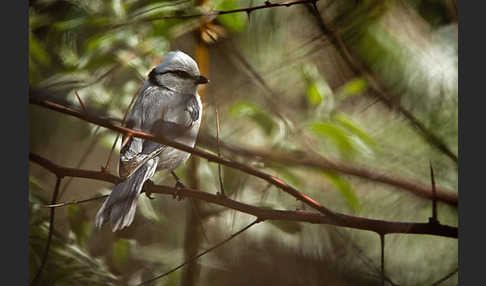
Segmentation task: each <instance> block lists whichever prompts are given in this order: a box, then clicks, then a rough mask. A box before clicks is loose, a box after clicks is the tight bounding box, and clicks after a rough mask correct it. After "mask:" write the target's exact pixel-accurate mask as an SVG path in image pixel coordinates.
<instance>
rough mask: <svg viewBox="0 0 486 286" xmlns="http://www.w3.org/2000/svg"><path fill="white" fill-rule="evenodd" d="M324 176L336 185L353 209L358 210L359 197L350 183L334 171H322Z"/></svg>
mask: <svg viewBox="0 0 486 286" xmlns="http://www.w3.org/2000/svg"><path fill="white" fill-rule="evenodd" d="M322 173H323V174H324V176H325V177H326V178H327V179H328V180H329V181H330V182H331V183H332V184H333V185H334V186H335V187H336V189H337V190H338V191H339V193H340V194H341V195H342V196H343V197H344V199H345V200H346V202H347V203H348V205H349V206H350V207H351V209H352V210H354V211H359V199H358V197H357V196H356V194H355V192H354V191H353V189H352V188H351V185H350V184H349V183H348V181H346V180H345V179H344V178H343V177H342V176H340V175H338V174H336V173H330V172H324V171H322Z"/></svg>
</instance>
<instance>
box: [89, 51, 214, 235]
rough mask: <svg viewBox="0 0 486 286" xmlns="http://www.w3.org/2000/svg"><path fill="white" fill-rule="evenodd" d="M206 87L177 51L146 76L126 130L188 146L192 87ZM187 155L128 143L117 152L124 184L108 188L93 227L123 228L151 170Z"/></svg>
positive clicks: (194, 98)
mask: <svg viewBox="0 0 486 286" xmlns="http://www.w3.org/2000/svg"><path fill="white" fill-rule="evenodd" d="M207 82H208V81H207V79H206V78H204V77H203V76H201V75H200V74H199V69H198V67H197V64H196V62H195V61H194V60H193V59H192V58H191V57H190V56H188V55H186V54H185V53H183V52H181V51H176V52H169V53H167V55H166V56H165V57H164V58H163V61H162V63H161V64H160V65H158V66H157V67H155V68H154V69H153V70H152V71H151V72H150V74H149V76H148V80H147V81H146V82H145V83H144V85H143V87H142V89H141V91H140V94H139V96H138V98H137V100H136V101H135V104H134V106H133V108H132V111H131V113H130V115H129V117H128V121H127V126H128V127H129V128H132V129H135V130H140V131H144V132H148V133H152V134H154V135H156V136H163V137H165V138H168V139H171V140H174V141H177V142H179V143H182V144H185V145H187V146H190V147H193V146H194V144H195V141H196V137H197V133H198V131H199V126H200V123H201V115H202V104H201V100H200V98H199V95H198V93H197V86H198V85H199V84H202V83H207ZM123 141H125V138H123ZM189 156H190V154H189V153H187V152H184V151H180V150H177V149H175V148H172V147H170V146H165V145H162V144H159V143H156V142H153V141H149V140H144V139H141V138H135V137H132V138H130V139H129V140H128V141H127V143H126V144H125V145H124V146H122V149H121V151H120V164H119V175H120V177H121V178H123V179H124V181H122V182H121V183H119V184H118V185H116V186H115V187H114V188H113V191H112V192H111V194H110V196H109V197H108V198H107V199H106V200H105V202H104V203H103V205H102V206H101V208H100V210H99V211H98V213H97V214H96V226H97V227H99V228H100V227H102V226H103V225H104V224H105V223H106V222H107V221H109V220H110V221H111V225H112V230H113V231H116V230H119V229H122V228H125V227H127V226H129V225H130V224H131V223H132V221H133V218H134V216H135V210H136V206H137V199H138V196H139V194H140V192H141V190H142V186H143V184H144V183H145V181H146V180H148V179H149V178H150V177H152V176H153V174H154V173H155V172H156V171H157V170H161V169H165V170H169V171H172V170H174V169H175V168H177V167H178V166H179V165H181V164H183V163H185V162H186V161H187V159H188V158H189Z"/></svg>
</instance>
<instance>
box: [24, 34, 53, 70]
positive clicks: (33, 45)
mask: <svg viewBox="0 0 486 286" xmlns="http://www.w3.org/2000/svg"><path fill="white" fill-rule="evenodd" d="M29 56H30V57H32V59H33V60H35V61H36V62H37V63H39V64H40V65H44V66H47V65H49V64H50V63H51V58H50V57H49V54H48V53H47V51H46V49H45V48H44V46H43V45H42V44H41V43H40V42H38V41H37V39H36V38H35V36H34V35H33V34H32V33H29Z"/></svg>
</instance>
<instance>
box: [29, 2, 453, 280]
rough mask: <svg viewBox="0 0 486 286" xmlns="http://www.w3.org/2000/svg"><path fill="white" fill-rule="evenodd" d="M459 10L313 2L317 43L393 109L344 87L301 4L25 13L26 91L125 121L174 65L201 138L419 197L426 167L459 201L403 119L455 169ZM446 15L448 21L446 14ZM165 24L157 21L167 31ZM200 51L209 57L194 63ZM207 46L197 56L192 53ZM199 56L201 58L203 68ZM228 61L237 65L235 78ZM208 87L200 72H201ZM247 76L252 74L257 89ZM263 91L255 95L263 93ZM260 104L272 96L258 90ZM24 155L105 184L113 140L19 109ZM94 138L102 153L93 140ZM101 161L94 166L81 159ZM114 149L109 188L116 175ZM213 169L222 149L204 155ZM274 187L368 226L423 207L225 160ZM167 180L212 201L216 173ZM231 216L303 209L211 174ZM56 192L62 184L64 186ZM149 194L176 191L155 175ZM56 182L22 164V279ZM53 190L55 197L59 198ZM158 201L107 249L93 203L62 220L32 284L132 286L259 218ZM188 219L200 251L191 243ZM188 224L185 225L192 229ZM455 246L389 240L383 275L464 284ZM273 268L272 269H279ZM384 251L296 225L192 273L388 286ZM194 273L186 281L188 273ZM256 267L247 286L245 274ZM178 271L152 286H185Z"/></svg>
mask: <svg viewBox="0 0 486 286" xmlns="http://www.w3.org/2000/svg"><path fill="white" fill-rule="evenodd" d="M451 1H454V0H427V1H426V0H413V1H399V0H387V1H379V0H363V1H352V0H345V1H323V0H321V1H319V2H318V3H317V7H318V9H319V11H320V13H321V16H322V17H323V18H324V19H325V21H326V23H327V26H328V28H331V29H334V30H335V31H338V32H339V35H340V38H341V40H342V43H343V44H344V45H345V46H346V47H348V48H349V49H350V51H351V52H352V53H353V55H356V57H357V59H356V60H359V61H360V62H361V63H362V64H363V65H365V66H366V67H367V68H369V70H370V71H372V72H373V74H376V77H377V79H378V80H379V82H380V83H381V84H382V85H383V87H384V88H385V89H386V90H387V91H389V93H388V94H387V96H389V97H390V98H391V101H392V102H393V104H394V105H395V107H392V108H388V107H386V106H385V105H383V104H381V103H380V102H379V101H378V100H377V99H376V98H375V97H373V86H372V85H371V84H370V83H369V82H367V80H366V77H363V76H362V75H360V74H356V73H354V72H353V71H352V70H351V69H350V68H349V67H348V66H347V64H346V62H345V61H344V60H343V59H342V51H340V50H339V47H338V46H337V45H335V44H336V43H335V42H334V41H333V40H331V39H330V38H329V37H328V35H325V34H323V33H322V30H321V29H320V28H319V25H317V22H316V20H315V18H314V16H313V15H312V14H311V11H312V9H309V7H306V6H304V5H294V6H291V7H282V8H268V9H262V10H258V11H253V12H252V13H251V14H246V13H244V12H241V13H233V14H226V15H219V16H215V17H203V18H187V19H186V18H184V19H182V18H179V19H177V17H178V16H180V15H192V14H199V13H207V12H210V11H211V9H217V10H223V11H224V10H230V9H237V8H243V7H248V6H256V5H263V4H264V0H255V1H243V0H214V1H212V0H208V1H189V0H165V1H155V0H143V1H135V0H127V1H122V0H105V1H95V0H86V1H78V0H32V1H29V83H30V85H31V87H32V88H35V89H38V90H42V91H44V92H45V93H46V94H48V95H49V96H52V97H53V99H55V100H60V101H61V102H66V101H67V102H68V103H70V104H72V105H75V106H79V105H80V103H79V102H78V99H77V98H76V96H75V94H74V91H75V90H77V91H78V93H79V96H80V97H81V99H82V101H83V102H84V103H85V105H86V106H87V107H88V108H89V109H91V110H96V111H99V112H100V114H105V115H106V116H108V117H111V118H118V119H120V118H123V116H124V114H125V112H126V111H127V109H128V107H129V103H130V101H131V99H132V97H133V96H134V95H135V94H136V92H137V90H138V88H139V87H140V86H141V84H142V82H143V80H144V79H145V78H146V75H147V73H148V72H149V70H150V69H151V68H152V67H153V66H155V65H157V64H159V63H160V60H161V59H162V57H163V55H164V54H165V53H166V52H167V51H169V50H175V49H181V50H183V51H185V52H187V53H188V54H190V55H192V56H193V57H194V58H196V60H197V61H198V63H199V64H200V65H202V64H205V65H208V66H205V67H204V70H205V71H207V74H204V75H205V76H207V77H208V78H210V80H211V83H210V84H209V85H208V86H207V87H206V88H205V89H204V96H203V98H202V100H203V103H204V112H203V123H202V127H201V130H200V136H201V137H215V136H216V127H215V120H216V119H215V118H216V117H215V109H216V107H217V108H218V111H219V116H220V122H221V126H220V131H221V132H220V138H221V140H222V141H223V142H225V143H227V144H228V145H229V146H239V147H251V148H255V149H261V150H263V151H265V152H272V151H274V150H275V151H276V150H278V151H280V152H288V153H289V154H295V156H300V154H302V155H303V156H308V157H312V158H316V159H319V158H321V157H323V158H334V159H338V160H340V162H343V163H345V164H350V165H356V166H360V167H369V168H372V169H377V170H379V171H382V172H384V173H387V174H391V175H395V176H400V177H403V178H410V179H414V180H417V181H420V182H423V183H424V184H429V182H430V174H429V167H428V166H429V161H432V163H433V166H434V171H435V173H436V177H435V180H436V183H437V185H438V186H440V187H443V188H447V189H449V190H452V191H456V192H457V190H458V184H457V182H458V176H457V165H456V164H455V163H454V162H453V161H452V160H450V159H449V158H448V157H446V156H444V155H443V154H442V153H441V152H440V151H438V150H437V149H436V148H435V147H434V146H431V145H430V144H429V143H427V141H426V140H424V138H423V137H422V136H421V135H420V134H419V133H418V132H416V129H415V128H414V127H413V126H412V125H411V124H410V123H409V122H408V121H407V119H405V118H403V117H402V116H400V115H399V113H398V112H397V108H396V107H398V106H399V107H401V108H404V109H406V110H409V111H410V112H411V113H412V114H413V115H414V116H415V117H416V118H417V120H419V121H420V122H421V123H423V125H424V126H425V127H426V128H427V129H428V130H430V131H431V132H433V133H434V135H436V136H437V137H438V138H439V139H440V140H441V141H442V142H444V144H445V145H446V146H448V148H450V149H451V150H452V151H453V152H454V153H456V154H457V152H458V110H457V106H458V89H457V80H458V75H457V74H458V70H457V60H458V59H457V49H458V47H457V37H458V30H457V22H456V21H457V16H454V15H457V11H455V10H454V8H453V7H454V5H452V2H451ZM451 9H452V10H451ZM167 16H169V17H175V18H171V19H162V18H163V17H167ZM196 47H198V49H199V50H201V49H206V51H207V53H202V54H203V55H205V57H207V58H197V57H202V56H201V54H197V53H196V52H195V51H196ZM201 47H202V48H201ZM196 55H197V56H196ZM239 57H241V58H244V59H245V60H246V63H244V62H242V61H241V59H239ZM201 70H203V69H202V68H201ZM255 73H256V74H257V75H258V77H260V78H257V77H256V76H255ZM262 81H263V83H262ZM269 89H270V90H269ZM29 117H30V118H29V120H30V148H31V151H32V152H34V153H37V154H40V155H42V156H45V157H47V158H49V159H50V160H52V161H53V162H56V163H58V164H60V165H63V166H68V167H75V166H77V165H78V163H80V162H81V163H82V164H80V165H81V168H84V169H90V170H99V168H100V166H104V165H105V164H106V160H107V158H108V154H109V152H110V150H111V147H112V145H113V142H114V140H115V138H116V134H115V133H113V132H111V131H105V132H103V133H102V132H98V131H97V130H98V129H97V128H96V126H93V125H91V124H86V123H85V122H82V121H80V120H77V119H73V118H71V117H68V116H65V115H62V114H56V113H54V112H51V111H49V110H46V109H43V108H40V107H37V106H31V107H30V116H29ZM95 134H96V136H95ZM91 145H93V146H94V148H92V150H91V151H90V152H87V150H88V149H89V148H88V147H89V146H91ZM119 145H120V142H119V141H118V143H117V144H116V151H115V152H114V153H115V155H114V156H113V158H112V160H111V165H110V168H109V170H108V171H110V172H111V173H114V174H117V168H118V166H117V164H116V161H117V160H118V155H116V154H117V153H118V151H119ZM204 147H207V148H208V149H209V150H210V151H213V152H216V147H215V146H209V145H208V146H206V145H205V146H204ZM223 156H227V157H228V158H231V159H233V160H238V161H241V162H244V163H246V164H248V165H250V166H252V167H255V168H258V169H261V170H263V171H265V172H268V173H270V174H272V175H275V176H277V177H279V178H281V179H283V180H285V181H286V182H287V183H289V184H290V185H292V186H294V187H296V188H298V189H299V190H300V191H302V192H303V193H305V194H307V195H309V196H310V197H312V198H313V199H315V200H317V201H319V202H320V203H322V204H323V205H325V206H326V207H329V208H330V209H332V210H335V211H339V212H343V213H350V214H354V215H359V216H363V217H368V218H376V219H385V220H392V221H417V222H425V221H427V219H428V217H429V216H430V214H431V203H430V201H427V200H424V199H421V198H417V197H415V196H413V195H412V194H410V193H407V192H403V191H400V190H398V189H397V188H394V187H391V186H387V185H382V184H377V183H375V182H373V181H370V180H363V179H359V178H356V177H352V176H349V175H346V174H341V173H336V172H333V171H332V170H318V171H316V170H312V169H310V168H304V167H300V166H293V165H288V164H279V163H278V162H272V163H270V162H265V161H262V160H261V159H260V158H257V157H248V156H245V155H244V154H239V153H238V152H233V153H230V152H226V151H224V152H223ZM176 172H177V173H178V174H179V175H180V177H181V178H183V180H184V181H186V180H189V179H191V180H190V181H191V182H193V180H192V179H194V176H195V177H197V182H198V184H199V185H198V188H199V189H201V190H202V191H207V192H211V193H216V192H217V191H218V190H219V180H218V168H217V165H216V164H214V163H210V162H207V161H205V160H200V163H199V164H198V167H197V170H190V169H189V168H187V166H183V167H180V168H179V169H178V170H176ZM222 177H223V178H222V179H223V185H224V188H225V192H226V194H227V195H228V196H229V197H231V198H232V199H235V200H238V201H242V202H245V203H249V204H252V205H256V206H260V207H271V208H273V209H286V210H295V209H304V210H305V209H306V207H305V206H304V205H302V204H301V203H300V202H297V201H295V199H294V198H293V197H290V196H288V195H286V194H285V193H283V192H281V191H280V190H278V189H276V188H274V187H269V186H268V184H267V183H266V182H264V181H263V180H259V179H256V178H254V177H252V176H249V175H247V174H244V173H242V172H239V171H237V170H234V169H231V168H227V167H222ZM66 180H67V179H64V180H63V185H62V187H64V185H65V184H66ZM153 180H154V181H155V183H160V184H169V185H173V184H174V181H173V180H172V178H171V177H170V175H167V174H166V173H164V172H159V173H157V174H156V175H155V176H154V177H153ZM54 184H55V181H54V178H53V176H52V175H51V174H50V173H49V172H47V171H46V170H44V169H42V168H40V167H39V166H37V165H35V164H31V169H30V177H29V186H30V192H29V198H30V203H29V206H30V236H29V247H30V275H31V279H32V277H33V276H34V275H35V273H36V272H37V270H38V268H39V266H40V261H41V259H42V255H43V251H44V248H45V244H46V238H47V231H48V227H49V225H48V221H49V211H48V209H47V208H43V207H41V205H43V204H47V203H48V202H49V201H50V197H51V194H52V191H53V186H54ZM62 187H61V189H62ZM111 188H112V185H111V184H108V183H102V182H98V181H94V180H83V179H73V180H72V182H70V184H69V186H68V187H67V189H66V192H65V193H64V194H63V196H62V197H60V198H59V200H60V201H68V200H80V199H86V198H90V197H93V196H95V195H99V194H100V193H103V194H106V193H108V192H110V191H111ZM191 202H192V201H191V200H188V199H186V200H184V201H182V202H179V201H176V200H172V199H171V198H170V197H166V196H156V199H155V200H149V199H148V198H146V197H145V196H143V195H142V196H141V197H140V199H139V205H138V208H137V213H136V217H135V220H134V223H133V224H132V225H131V226H130V227H129V228H127V229H125V230H123V231H120V232H117V233H112V232H111V230H110V229H109V228H104V229H102V230H96V229H95V228H94V225H93V222H94V216H95V214H96V211H97V209H98V208H99V207H100V206H101V201H98V202H96V201H93V202H89V203H86V204H79V205H71V206H68V207H63V208H58V209H57V210H56V219H55V228H54V229H55V232H54V235H53V242H52V245H51V251H50V253H49V259H48V260H47V265H46V268H45V269H44V272H43V275H42V278H41V283H39V285H40V284H42V285H64V284H66V285H137V284H139V283H141V282H142V281H144V280H147V279H150V278H152V277H154V276H155V275H158V274H161V273H164V272H165V271H168V270H170V269H171V268H173V267H174V266H176V265H178V264H180V263H181V262H182V261H183V260H184V257H185V256H184V255H185V251H186V250H187V249H185V245H186V244H185V240H191V239H193V240H194V241H193V243H195V245H197V247H196V248H197V250H199V251H202V250H203V249H207V248H208V247H210V246H212V245H214V244H216V243H217V242H219V241H221V240H223V239H224V238H226V237H228V236H229V235H230V234H231V233H233V232H235V231H237V230H238V229H239V228H240V227H242V226H243V225H245V224H247V223H248V222H249V221H250V220H252V219H253V218H250V217H249V216H247V215H244V214H241V213H238V212H235V211H233V210H228V209H225V208H222V207H220V206H215V205H212V204H206V203H200V204H199V206H200V207H199V208H198V211H194V205H192V203H191ZM189 209H190V210H192V211H194V217H195V218H196V221H197V224H194V225H193V226H192V227H193V228H195V231H196V232H197V233H198V235H197V236H196V237H186V232H185V228H186V224H188V223H189V222H190V221H191V220H190V216H191V215H190V214H188V213H189V212H188V211H187V210H189ZM438 211H439V220H440V222H441V223H444V224H449V225H457V222H458V219H457V209H456V208H453V207H450V206H448V205H443V204H440V203H439V208H438ZM194 217H193V219H194ZM457 251H458V249H457V240H453V239H448V238H442V237H430V236H408V235H390V236H387V240H386V252H385V258H386V270H387V271H386V273H387V275H388V276H389V277H390V278H391V279H392V280H393V281H394V283H395V284H398V285H430V284H432V283H433V282H434V281H437V280H438V279H440V278H442V277H444V276H445V275H447V274H448V273H450V272H451V271H452V270H453V269H455V267H457ZM276 261H277V262H278V263H275V262H276ZM379 261H380V245H379V239H378V237H377V236H376V234H374V233H370V232H365V231H356V230H351V229H344V228H335V227H328V226H322V225H311V224H304V223H296V222H281V221H268V222H265V223H260V224H258V225H256V226H254V227H253V228H251V229H249V230H248V231H247V232H245V234H243V235H242V236H241V237H238V238H236V239H235V240H234V241H231V242H229V243H228V245H226V246H224V247H222V248H221V249H218V250H217V251H215V252H213V253H210V254H208V255H206V256H204V257H203V258H201V259H200V260H198V262H197V263H198V266H199V267H200V268H201V271H200V273H199V274H198V275H197V276H196V277H195V281H197V283H196V284H197V285H228V284H231V285H248V284H254V285H269V284H280V285H322V284H328V285H381V282H380V272H379ZM186 267H187V268H189V267H191V266H190V265H188V266H186ZM256 267H258V271H254V269H255V268H256ZM188 273H191V272H190V271H184V272H183V271H176V272H174V273H172V274H170V275H169V276H167V277H165V278H164V279H161V280H158V281H157V282H155V283H154V284H153V285H181V284H183V282H182V281H189V280H188V279H184V276H185V275H189V274H188ZM184 283H186V282H184ZM441 285H457V275H455V276H453V277H452V278H450V279H448V280H447V281H445V282H443V283H442V284H441Z"/></svg>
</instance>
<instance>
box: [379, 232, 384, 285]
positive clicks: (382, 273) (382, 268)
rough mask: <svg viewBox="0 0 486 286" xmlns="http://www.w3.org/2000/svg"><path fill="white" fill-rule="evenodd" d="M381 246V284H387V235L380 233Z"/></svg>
mask: <svg viewBox="0 0 486 286" xmlns="http://www.w3.org/2000/svg"><path fill="white" fill-rule="evenodd" d="M379 235H380V246H381V285H382V286H385V235H384V234H382V233H380V234H379Z"/></svg>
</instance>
